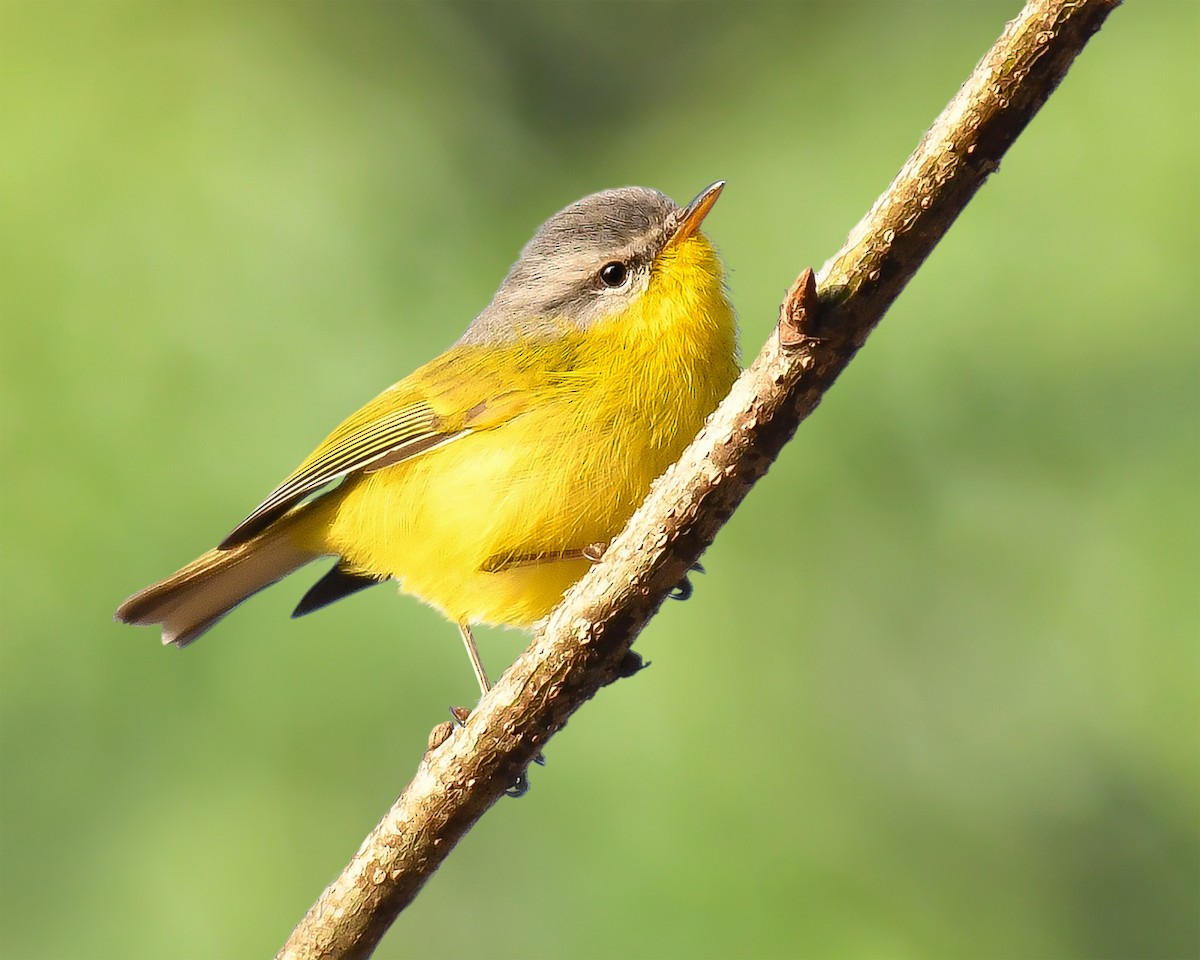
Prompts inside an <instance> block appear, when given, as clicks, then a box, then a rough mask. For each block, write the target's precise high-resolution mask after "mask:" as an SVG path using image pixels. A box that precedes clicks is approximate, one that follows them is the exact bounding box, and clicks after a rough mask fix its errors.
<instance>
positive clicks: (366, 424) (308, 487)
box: [221, 391, 471, 550]
mask: <svg viewBox="0 0 1200 960" xmlns="http://www.w3.org/2000/svg"><path fill="white" fill-rule="evenodd" d="M389 393H390V391H389ZM389 393H384V394H383V395H381V396H380V397H378V398H376V399H375V400H374V401H372V402H371V403H369V404H367V406H365V407H363V409H362V410H360V411H359V412H358V413H356V414H354V415H353V416H352V417H350V419H348V420H347V421H346V422H345V423H343V424H342V425H341V426H339V427H338V428H337V429H336V430H334V431H333V433H331V434H330V435H329V436H328V437H327V438H326V439H325V441H324V442H323V443H322V444H321V445H320V446H319V447H317V449H316V450H314V451H313V453H312V454H311V455H310V456H309V457H308V459H307V460H305V461H304V462H303V463H302V464H300V466H299V467H297V468H296V469H295V470H294V471H293V472H292V474H291V475H290V476H288V477H287V479H285V480H284V481H283V482H282V483H281V484H280V485H279V486H277V487H276V488H275V489H274V490H272V491H271V493H270V494H268V496H267V498H266V499H265V500H264V501H263V502H262V503H260V504H259V505H258V506H257V507H255V508H254V510H253V512H251V514H250V515H249V516H248V517H246V519H245V520H243V521H242V522H241V523H239V524H238V525H237V526H236V527H235V528H234V529H233V531H232V532H231V533H230V534H229V536H227V537H226V538H225V539H224V540H223V541H222V542H221V549H223V550H227V549H229V548H230V547H234V546H237V544H239V543H243V542H245V541H246V540H249V539H250V538H251V537H253V536H255V535H256V534H258V533H261V532H262V531H263V530H264V529H266V528H267V527H268V526H270V525H271V524H272V523H274V522H275V521H276V520H277V519H279V517H281V516H283V514H284V513H286V512H287V511H288V510H289V509H291V507H292V506H293V505H294V504H296V503H297V502H299V501H300V500H302V499H304V498H305V497H307V496H309V495H310V494H313V493H316V492H317V491H318V490H320V489H321V488H322V487H325V486H328V485H329V484H330V483H333V482H334V481H336V480H341V479H342V478H343V477H345V476H346V475H347V474H350V473H354V472H355V471H357V470H369V469H372V468H374V469H380V468H382V467H383V466H390V465H391V464H393V463H399V462H400V461H401V460H407V459H409V458H410V457H415V456H417V455H418V454H420V453H424V452H426V451H427V450H430V449H432V448H433V447H435V446H441V445H442V444H444V443H449V442H450V441H451V440H457V439H458V438H460V437H463V436H465V435H466V434H468V433H470V432H471V431H470V430H469V429H461V428H460V429H457V430H455V429H450V430H447V429H446V426H447V424H445V422H444V421H443V420H442V418H440V417H438V415H437V414H436V413H435V412H434V411H433V408H432V407H431V406H430V405H429V404H428V403H426V402H424V401H417V402H414V403H409V404H405V405H403V406H401V407H400V408H399V409H395V408H394V407H393V404H394V402H395V398H394V397H389ZM387 401H391V402H387Z"/></svg>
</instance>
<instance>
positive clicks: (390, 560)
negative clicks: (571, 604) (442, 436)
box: [302, 237, 738, 626]
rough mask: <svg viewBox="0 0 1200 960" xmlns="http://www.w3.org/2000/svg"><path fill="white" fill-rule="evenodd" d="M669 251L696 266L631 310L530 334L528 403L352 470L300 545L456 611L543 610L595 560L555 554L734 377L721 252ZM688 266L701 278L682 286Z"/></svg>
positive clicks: (607, 511)
mask: <svg viewBox="0 0 1200 960" xmlns="http://www.w3.org/2000/svg"><path fill="white" fill-rule="evenodd" d="M675 256H676V258H681V257H684V256H687V257H691V258H693V259H695V260H696V261H697V262H698V263H699V264H700V266H701V267H703V269H699V268H697V269H691V266H694V265H690V264H689V263H683V264H682V265H680V264H675V265H673V266H672V265H670V264H668V265H667V266H665V267H664V269H663V272H662V274H661V275H658V274H656V279H655V280H654V281H652V286H651V291H650V293H648V294H647V295H645V296H643V297H642V298H641V300H640V301H639V304H638V306H637V307H636V309H633V310H630V311H627V312H626V313H624V314H623V315H622V316H621V317H620V318H619V319H614V320H613V321H611V322H610V321H604V322H603V323H602V324H598V325H596V326H593V327H591V328H589V329H588V330H587V331H586V332H578V333H576V334H574V335H573V339H571V340H570V341H569V344H568V345H569V347H570V349H569V350H564V349H563V348H562V347H563V342H564V341H561V340H560V341H557V344H558V345H557V346H556V347H555V348H554V350H553V351H551V350H550V349H549V348H547V349H546V354H545V357H544V358H543V357H542V356H541V354H540V353H539V348H538V347H537V345H536V344H532V345H530V346H529V348H528V350H526V351H524V355H525V359H526V360H527V361H529V362H528V363H527V364H526V368H525V373H524V376H525V380H524V381H522V383H524V384H525V385H524V386H522V387H521V388H520V389H522V390H524V391H525V392H524V393H523V394H521V396H522V397H524V398H525V401H526V402H523V403H522V405H520V406H519V407H515V408H514V409H519V410H521V411H522V412H520V413H518V414H517V415H515V416H512V417H511V418H510V419H507V420H505V421H503V422H499V423H495V424H493V425H490V426H488V427H487V428H486V429H479V430H477V431H475V432H473V433H468V434H467V435H466V436H463V437H461V438H460V439H456V440H453V441H451V442H449V443H446V444H445V445H443V446H441V447H437V448H434V449H432V450H430V451H428V452H426V453H423V454H421V455H419V456H416V457H414V458H413V459H411V460H407V461H403V462H400V463H396V464H394V465H392V466H388V467H385V468H383V469H381V470H379V471H376V472H374V473H366V474H358V475H352V476H351V477H348V478H347V479H346V480H345V481H344V482H343V484H342V486H341V487H339V488H338V489H336V490H334V491H333V492H331V493H330V494H328V495H326V496H325V497H324V498H322V499H321V500H318V501H316V502H315V503H314V504H312V505H311V506H312V513H313V521H312V522H311V523H308V524H303V525H302V526H303V527H304V531H305V532H304V537H305V540H306V545H308V546H310V547H311V548H313V549H319V550H320V551H321V552H328V553H335V554H339V555H340V556H341V557H342V558H343V559H344V561H345V562H346V563H347V564H348V565H349V566H350V567H351V568H352V569H354V570H355V571H358V572H362V573H368V574H371V575H374V576H377V577H391V578H393V579H395V580H396V581H398V582H399V584H400V587H401V589H402V590H404V591H405V592H407V593H411V594H413V595H415V596H417V597H419V598H420V599H422V600H424V601H425V602H426V603H429V604H431V605H432V606H434V607H436V608H437V609H439V610H440V611H442V613H444V614H445V615H446V616H447V617H448V618H450V619H451V620H455V621H461V622H468V623H494V624H504V625H508V626H526V625H529V624H531V623H533V622H535V621H537V620H539V619H541V618H542V617H544V616H546V615H547V614H548V613H549V612H550V610H551V609H552V608H553V607H554V605H555V604H556V603H557V602H558V601H559V600H560V599H561V597H562V595H563V593H564V591H565V590H566V589H567V588H568V587H569V586H570V585H571V584H572V583H574V582H575V581H576V580H578V579H579V578H580V577H581V576H582V575H583V574H584V573H585V572H586V570H587V568H588V565H589V564H588V561H587V560H584V559H570V560H566V561H564V560H561V559H557V560H556V559H554V558H555V557H556V556H561V555H562V554H563V553H566V552H571V553H574V554H575V556H576V557H577V556H578V554H579V551H581V550H582V549H583V548H585V547H587V546H588V545H590V544H593V543H597V542H605V543H606V542H608V541H609V540H611V539H612V538H613V537H615V536H616V535H617V534H618V533H619V532H620V531H621V529H622V527H624V525H625V523H626V521H627V520H628V519H629V517H630V516H631V515H632V513H633V511H634V510H635V509H636V508H637V506H638V505H639V504H640V503H641V501H642V499H643V498H644V497H645V495H646V493H647V491H648V490H649V488H650V484H651V482H652V481H653V480H654V479H655V478H656V477H657V476H659V475H660V474H661V473H662V472H663V471H664V470H665V469H666V468H667V467H668V466H669V465H670V464H671V463H673V462H674V461H675V460H676V459H678V457H679V454H680V453H682V452H683V450H684V448H685V447H686V446H687V445H688V443H690V442H691V440H692V439H693V438H694V437H695V435H696V433H697V432H698V431H699V429H700V427H701V426H702V425H703V422H704V419H705V417H706V416H707V415H708V414H709V413H710V412H711V411H712V410H713V409H714V408H715V407H716V405H717V403H718V402H719V401H720V400H721V398H722V397H724V395H725V394H726V393H727V392H728V390H729V387H730V386H731V385H732V383H733V380H734V379H735V377H736V376H737V372H738V367H737V361H736V344H735V321H734V317H733V311H732V308H731V307H730V306H729V304H728V301H727V300H726V299H725V297H724V295H723V292H722V291H721V287H720V284H721V279H720V269H719V262H718V261H717V260H716V254H715V252H714V251H713V250H712V248H711V246H709V245H708V243H707V241H706V240H703V238H700V237H698V238H696V239H695V240H693V241H690V242H689V244H688V245H687V247H686V248H685V249H683V250H681V251H680V252H679V253H678V254H676V255H675ZM664 259H666V258H664ZM683 267H688V268H689V272H688V275H689V276H693V277H696V276H702V277H704V278H706V279H705V284H706V285H700V284H699V283H697V282H693V283H691V284H688V285H681V284H679V283H677V282H676V281H675V280H674V279H673V278H674V277H675V276H676V271H677V269H682V268H683ZM551 353H553V356H551ZM566 356H569V357H570V360H569V362H565V361H563V360H562V358H563V357H566ZM542 359H544V360H545V370H542V366H541V360H542ZM497 362H500V361H497ZM531 368H532V369H534V370H535V372H536V375H532V374H530V373H529V370H530V369H531ZM431 369H432V368H431ZM537 371H540V372H537ZM503 372H504V371H490V374H492V375H493V376H495V375H496V374H502V373H503ZM418 375H420V371H419V372H418ZM418 375H415V376H418ZM495 379H496V382H500V383H503V382H505V381H504V378H503V377H499V376H495ZM489 382H490V381H489ZM512 389H516V387H513V388H512ZM539 558H540V559H539Z"/></svg>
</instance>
